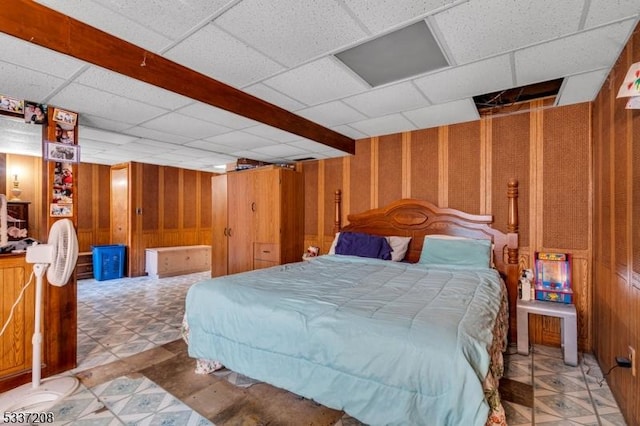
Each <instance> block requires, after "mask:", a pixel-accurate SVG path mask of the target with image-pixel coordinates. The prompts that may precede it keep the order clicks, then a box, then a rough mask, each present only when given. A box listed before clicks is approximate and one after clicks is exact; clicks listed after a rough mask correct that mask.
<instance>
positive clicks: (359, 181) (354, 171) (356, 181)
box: [349, 139, 372, 212]
mask: <svg viewBox="0 0 640 426" xmlns="http://www.w3.org/2000/svg"><path fill="white" fill-rule="evenodd" d="M371 187H372V184H371V140H369V139H362V140H358V141H356V155H355V156H354V157H352V158H351V186H350V188H349V204H350V205H351V210H350V211H352V212H362V211H365V210H368V209H370V208H371Z"/></svg>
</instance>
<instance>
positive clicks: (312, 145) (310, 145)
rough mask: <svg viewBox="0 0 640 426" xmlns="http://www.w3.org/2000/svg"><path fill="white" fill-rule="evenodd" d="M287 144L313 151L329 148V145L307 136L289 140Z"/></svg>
mask: <svg viewBox="0 0 640 426" xmlns="http://www.w3.org/2000/svg"><path fill="white" fill-rule="evenodd" d="M287 145H291V146H295V147H296V148H299V149H301V150H303V151H307V152H311V153H313V152H322V151H326V150H327V149H328V148H329V147H328V146H327V145H324V144H321V143H320V142H316V141H312V140H310V139H305V138H303V139H300V140H297V141H293V142H289V143H288V144H287Z"/></svg>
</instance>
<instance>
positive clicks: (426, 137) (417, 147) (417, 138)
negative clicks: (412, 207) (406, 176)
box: [410, 128, 440, 201]
mask: <svg viewBox="0 0 640 426" xmlns="http://www.w3.org/2000/svg"><path fill="white" fill-rule="evenodd" d="M410 164H411V197H412V198H418V199H422V200H433V201H437V200H438V188H439V185H438V175H439V164H440V163H439V161H438V129H437V128H434V129H425V130H417V131H415V132H411V163H410Z"/></svg>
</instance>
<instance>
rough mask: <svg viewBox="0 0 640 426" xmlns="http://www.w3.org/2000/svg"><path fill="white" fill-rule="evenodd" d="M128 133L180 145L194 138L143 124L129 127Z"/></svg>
mask: <svg viewBox="0 0 640 426" xmlns="http://www.w3.org/2000/svg"><path fill="white" fill-rule="evenodd" d="M126 134H128V135H134V136H139V137H141V138H145V139H150V140H156V141H162V142H168V143H174V144H180V145H183V144H185V143H187V142H189V141H191V140H193V138H191V137H187V136H184V135H175V134H171V133H167V132H163V131H160V130H154V129H147V128H146V127H141V126H136V127H131V128H130V129H127V130H126ZM80 136H82V135H80Z"/></svg>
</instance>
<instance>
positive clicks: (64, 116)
mask: <svg viewBox="0 0 640 426" xmlns="http://www.w3.org/2000/svg"><path fill="white" fill-rule="evenodd" d="M53 119H54V120H55V121H57V122H58V123H64V124H67V125H69V126H75V125H76V122H77V121H78V114H77V113H75V112H71V111H66V110H64V109H60V108H54V109H53Z"/></svg>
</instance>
